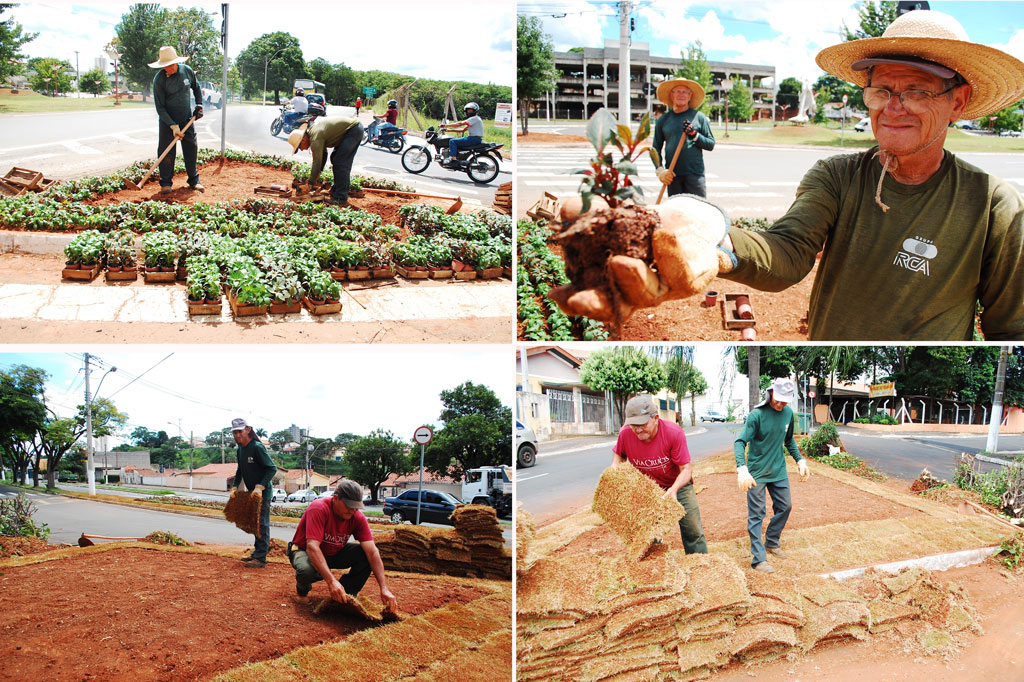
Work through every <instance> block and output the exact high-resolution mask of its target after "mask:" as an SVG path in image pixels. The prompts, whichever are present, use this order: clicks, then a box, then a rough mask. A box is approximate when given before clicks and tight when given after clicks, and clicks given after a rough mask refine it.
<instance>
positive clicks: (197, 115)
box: [192, 104, 203, 121]
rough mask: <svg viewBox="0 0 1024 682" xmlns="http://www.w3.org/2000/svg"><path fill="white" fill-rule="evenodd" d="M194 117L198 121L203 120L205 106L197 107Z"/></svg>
mask: <svg viewBox="0 0 1024 682" xmlns="http://www.w3.org/2000/svg"><path fill="white" fill-rule="evenodd" d="M192 115H193V116H195V119H196V120H197V121H198V120H199V119H201V118H202V117H203V105H201V104H200V105H199V106H197V107H196V110H195V111H193V112H192Z"/></svg>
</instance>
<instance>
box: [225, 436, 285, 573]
mask: <svg viewBox="0 0 1024 682" xmlns="http://www.w3.org/2000/svg"><path fill="white" fill-rule="evenodd" d="M231 432H232V435H234V437H235V442H236V443H237V444H238V468H237V469H235V481H234V484H233V485H232V486H231V494H232V495H234V494H235V493H236V492H237V491H238V484H239V482H243V483H245V487H246V489H247V490H249V491H251V492H257V491H258V492H259V493H260V495H261V496H262V498H263V504H262V506H261V507H260V534H259V535H258V536H256V546H255V548H254V549H253V551H252V554H251V555H249V556H247V557H245V558H244V559H242V561H244V562H246V565H247V566H249V567H250V568H263V567H264V566H266V565H267V551H268V550H269V549H270V498H271V496H272V495H273V491H274V487H273V483H274V475H275V474H277V466H276V465H275V464H274V462H273V461H272V460H271V459H270V455H268V454H267V449H266V448H265V447H263V443H261V442H260V440H259V438H257V437H256V433H255V432H254V431H253V429H252V427H251V426H249V425H248V424H246V423H245V420H244V419H241V418H239V419H232V420H231Z"/></svg>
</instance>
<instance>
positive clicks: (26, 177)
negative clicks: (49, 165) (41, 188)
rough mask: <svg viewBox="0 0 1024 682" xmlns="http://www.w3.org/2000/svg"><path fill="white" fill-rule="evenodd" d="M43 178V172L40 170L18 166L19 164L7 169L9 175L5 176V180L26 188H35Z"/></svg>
mask: <svg viewBox="0 0 1024 682" xmlns="http://www.w3.org/2000/svg"><path fill="white" fill-rule="evenodd" d="M42 179H43V174H42V173H40V172H39V171H34V170H29V169H28V168H18V167H17V166H15V167H14V168H12V169H11V170H9V171H7V175H5V176H4V180H6V181H7V182H9V183H11V184H12V185H17V186H18V187H22V188H24V189H35V188H36V187H37V186H38V185H39V181H40V180H42Z"/></svg>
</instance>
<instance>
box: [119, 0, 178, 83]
mask: <svg viewBox="0 0 1024 682" xmlns="http://www.w3.org/2000/svg"><path fill="white" fill-rule="evenodd" d="M114 31H115V33H116V34H117V43H116V47H117V49H118V51H119V52H120V54H121V59H120V67H119V68H120V70H121V73H122V74H123V76H124V78H125V79H126V80H129V81H132V82H133V83H136V84H138V86H139V88H140V89H141V90H142V101H143V102H145V101H146V97H147V96H148V95H149V93H150V91H151V90H152V89H153V77H154V76H155V75H156V70H155V69H154V68H152V67H151V66H150V65H149V63H150V62H152V61H154V60H155V59H156V58H157V56H158V55H159V54H160V47H161V46H162V45H163V44H164V43H163V39H164V37H165V36H166V31H167V10H165V9H163V8H161V7H160V5H156V4H148V5H147V4H137V5H132V6H131V7H129V8H128V13H127V14H124V15H122V16H121V23H119V24H118V25H117V27H116V28H115V29H114Z"/></svg>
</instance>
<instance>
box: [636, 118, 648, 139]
mask: <svg viewBox="0 0 1024 682" xmlns="http://www.w3.org/2000/svg"><path fill="white" fill-rule="evenodd" d="M650 134H651V117H650V116H648V115H647V114H644V115H643V118H641V119H640V129H639V130H637V133H636V141H637V143H640V142H642V141H644V140H646V139H647V138H648V136H650Z"/></svg>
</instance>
